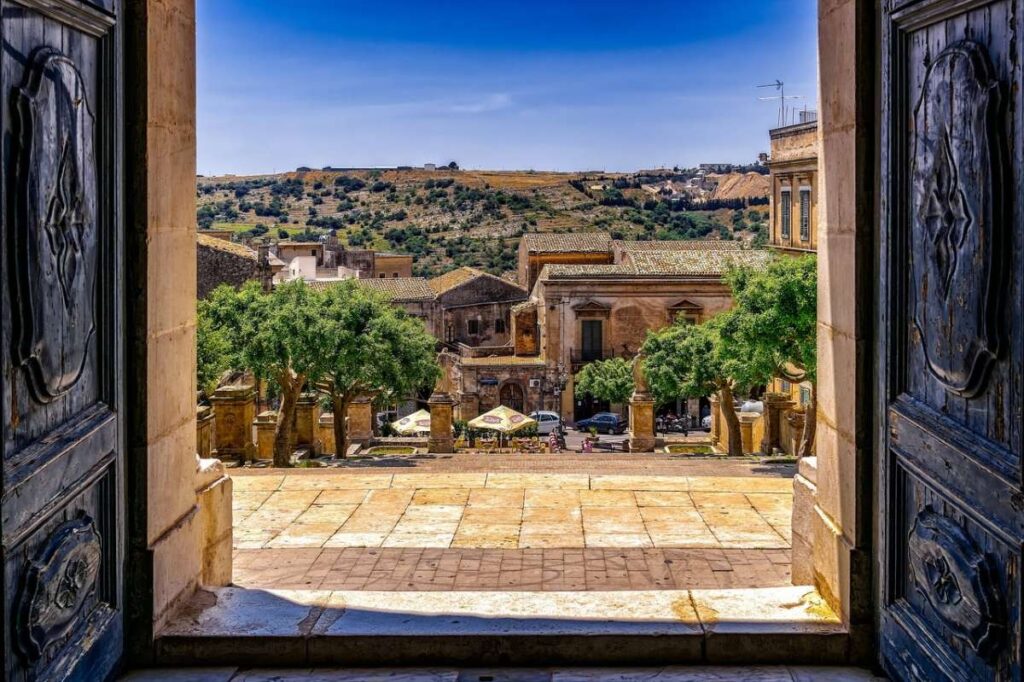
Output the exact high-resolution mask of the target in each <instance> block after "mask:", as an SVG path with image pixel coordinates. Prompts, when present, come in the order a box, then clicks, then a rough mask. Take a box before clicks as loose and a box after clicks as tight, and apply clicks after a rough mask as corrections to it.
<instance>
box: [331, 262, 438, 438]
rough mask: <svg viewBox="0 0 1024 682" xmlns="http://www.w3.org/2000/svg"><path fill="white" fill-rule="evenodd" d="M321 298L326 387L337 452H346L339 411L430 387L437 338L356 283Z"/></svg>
mask: <svg viewBox="0 0 1024 682" xmlns="http://www.w3.org/2000/svg"><path fill="white" fill-rule="evenodd" d="M323 296H324V307H323V331H324V334H325V337H326V340H327V348H326V351H325V352H326V356H327V361H326V366H325V373H324V379H325V383H324V387H325V388H326V391H325V392H327V393H328V394H329V395H330V397H331V403H332V406H333V408H334V414H335V420H334V431H335V443H336V444H337V449H338V454H339V455H343V454H344V452H345V448H346V442H347V430H346V428H345V420H344V419H341V418H339V415H344V414H345V412H346V410H347V408H348V405H349V404H350V403H351V401H353V400H355V399H356V398H359V397H361V396H372V395H378V394H381V393H383V394H386V395H389V396H392V397H393V398H394V399H400V398H403V397H405V396H407V395H409V394H410V393H414V392H416V391H417V390H419V389H421V388H423V387H425V386H429V385H432V384H433V383H434V382H435V381H436V380H437V377H438V376H439V373H440V370H439V368H438V366H437V362H436V359H435V355H434V348H435V344H436V341H435V339H434V337H433V336H431V335H430V334H429V333H428V332H427V330H426V328H425V327H424V326H423V323H422V322H421V321H419V320H417V319H416V318H414V317H411V316H409V315H408V314H406V312H405V311H403V310H401V309H399V308H396V307H394V306H392V305H391V304H390V303H388V302H387V301H386V300H384V299H383V298H381V297H380V296H378V295H375V294H372V293H370V292H368V291H366V290H365V289H363V288H361V287H359V285H357V284H356V283H355V282H343V283H341V284H338V285H336V286H333V287H331V288H330V289H329V290H328V291H327V292H326V293H325V294H324V295H323Z"/></svg>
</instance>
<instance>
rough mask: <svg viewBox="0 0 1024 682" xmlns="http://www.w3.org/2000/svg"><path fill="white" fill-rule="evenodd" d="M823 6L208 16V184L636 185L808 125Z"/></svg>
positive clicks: (433, 6)
mask: <svg viewBox="0 0 1024 682" xmlns="http://www.w3.org/2000/svg"><path fill="white" fill-rule="evenodd" d="M816 7H817V1H816V0H733V1H732V2H728V3H726V2H718V1H717V0H704V1H703V2H696V1H693V0H674V1H671V0H664V1H663V0H634V1H632V2H624V1H623V0H614V1H611V0H591V1H590V2H566V1H559V0H547V1H546V2H545V1H537V0H516V1H514V2H496V1H493V0H476V1H471V2H463V1H455V0H435V1H432V2H427V1H426V0H419V1H416V0H390V1H389V2H380V1H378V2H349V1H346V0H333V1H330V0H289V1H285V2H282V1H281V0H274V1H271V0H198V3H197V12H198V15H197V32H198V127H199V130H198V136H199V140H198V141H199V172H200V173H202V174H206V175H211V174H221V173H269V172H274V171H278V172H280V171H285V170H291V169H294V168H295V167H296V166H300V165H306V166H312V167H322V166H326V165H334V166H393V165H419V164H423V163H427V162H437V163H446V162H448V161H451V160H455V161H458V163H459V164H461V165H462V166H463V167H467V168H487V169H531V168H532V169H537V170H609V171H614V170H634V169H637V168H650V167H654V166H664V165H668V166H671V165H676V164H678V165H683V166H688V165H695V164H697V163H701V162H733V163H746V162H750V161H752V160H753V159H754V158H756V155H757V153H758V152H759V151H767V146H768V136H767V130H768V128H771V127H774V125H775V124H776V121H777V118H778V106H777V103H775V102H762V101H758V97H759V96H765V95H770V94H774V93H772V92H769V91H768V90H759V89H757V88H756V87H755V86H756V85H758V84H761V83H768V82H771V81H774V80H775V79H776V78H779V79H782V80H783V81H785V82H786V94H787V95H790V94H792V95H803V96H805V97H806V99H804V100H798V101H795V102H792V103H791V104H792V105H794V106H799V107H803V106H804V105H807V106H808V107H810V108H814V104H815V99H816V85H815V83H816V78H817V64H816V61H817V58H816V50H817V47H816V44H815V39H816V36H815V30H816V15H815V12H816Z"/></svg>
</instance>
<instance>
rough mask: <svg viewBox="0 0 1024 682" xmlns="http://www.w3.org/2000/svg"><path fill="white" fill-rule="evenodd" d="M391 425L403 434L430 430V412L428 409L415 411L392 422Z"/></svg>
mask: <svg viewBox="0 0 1024 682" xmlns="http://www.w3.org/2000/svg"><path fill="white" fill-rule="evenodd" d="M391 427H392V428H393V429H394V430H395V431H397V432H398V433H400V434H402V435H403V436H405V435H408V434H410V433H423V432H429V431H430V413H429V412H427V411H426V410H420V411H418V412H413V413H412V414H410V415H409V416H407V417H402V418H401V419H399V420H398V421H396V422H391Z"/></svg>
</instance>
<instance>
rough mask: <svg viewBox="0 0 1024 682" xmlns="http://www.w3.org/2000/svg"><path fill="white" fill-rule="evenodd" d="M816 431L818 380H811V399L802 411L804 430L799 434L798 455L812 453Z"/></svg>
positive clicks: (807, 455) (803, 455) (804, 455)
mask: <svg viewBox="0 0 1024 682" xmlns="http://www.w3.org/2000/svg"><path fill="white" fill-rule="evenodd" d="M817 431H818V382H816V381H814V382H811V401H810V402H809V403H807V409H806V411H805V412H804V432H803V434H801V436H800V452H799V453H798V456H799V457H810V456H811V455H813V454H814V436H815V434H816V433H817Z"/></svg>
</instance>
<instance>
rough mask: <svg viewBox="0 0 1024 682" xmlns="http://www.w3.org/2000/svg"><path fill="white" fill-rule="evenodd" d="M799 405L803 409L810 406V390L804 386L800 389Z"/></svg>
mask: <svg viewBox="0 0 1024 682" xmlns="http://www.w3.org/2000/svg"><path fill="white" fill-rule="evenodd" d="M800 404H801V405H803V406H804V407H807V406H808V405H810V404H811V389H809V388H807V387H806V386H801V387H800Z"/></svg>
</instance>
